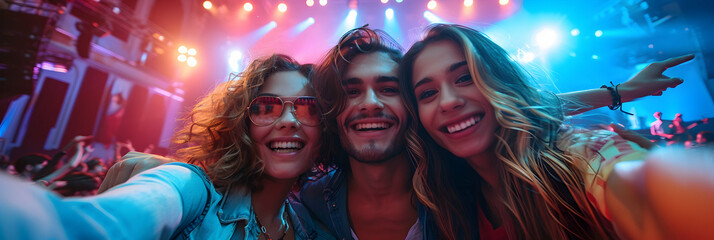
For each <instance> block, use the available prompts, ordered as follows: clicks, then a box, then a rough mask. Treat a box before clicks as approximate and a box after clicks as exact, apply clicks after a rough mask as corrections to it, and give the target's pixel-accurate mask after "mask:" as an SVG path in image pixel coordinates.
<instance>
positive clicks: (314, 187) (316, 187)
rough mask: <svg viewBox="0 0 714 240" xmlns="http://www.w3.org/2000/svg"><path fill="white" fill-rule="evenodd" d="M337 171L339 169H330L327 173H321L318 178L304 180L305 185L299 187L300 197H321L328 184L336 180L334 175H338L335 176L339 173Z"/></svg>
mask: <svg viewBox="0 0 714 240" xmlns="http://www.w3.org/2000/svg"><path fill="white" fill-rule="evenodd" d="M339 172H341V171H340V170H337V169H332V170H331V171H329V172H327V174H325V175H322V176H321V177H320V178H318V179H315V180H313V181H308V182H306V183H305V185H303V186H302V188H301V189H300V193H299V197H300V199H303V198H308V199H312V198H320V199H322V198H323V195H324V192H325V190H326V189H327V188H329V187H330V185H332V184H331V183H332V182H334V181H335V180H336V179H335V177H338V176H336V174H337V175H339Z"/></svg>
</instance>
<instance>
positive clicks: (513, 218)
mask: <svg viewBox="0 0 714 240" xmlns="http://www.w3.org/2000/svg"><path fill="white" fill-rule="evenodd" d="M692 57H693V56H684V57H679V58H673V59H670V60H666V61H663V62H658V63H655V64H652V65H651V66H649V67H648V68H647V69H646V70H647V71H644V72H645V73H649V74H651V73H656V74H654V76H655V77H657V78H661V79H669V78H668V77H666V76H664V75H662V72H663V71H664V70H665V69H666V68H669V67H673V66H676V65H678V64H680V63H683V62H686V61H688V60H690V59H692ZM641 74H642V73H641ZM527 76H528V75H526V74H524V73H523V72H522V71H521V70H520V68H519V67H518V65H517V64H515V63H514V62H513V61H512V59H510V58H509V57H508V54H507V53H506V51H504V50H503V49H502V48H501V47H499V46H498V45H496V44H495V43H493V42H492V41H491V40H489V39H488V37H486V36H485V35H484V34H482V33H480V32H478V31H476V30H474V29H470V28H467V27H463V26H458V25H435V26H433V27H432V28H430V29H429V30H428V34H427V37H426V38H425V39H424V40H422V41H419V42H417V43H415V44H414V45H413V46H412V47H411V49H410V50H409V51H408V52H407V53H406V54H405V56H404V58H403V60H402V62H401V63H400V78H402V79H404V80H406V81H403V83H402V85H401V86H400V88H401V89H403V93H404V94H405V95H406V98H407V99H408V100H409V104H407V106H408V112H409V113H410V114H411V115H412V116H413V117H415V118H418V119H419V120H420V122H421V125H420V126H419V127H418V129H417V132H418V133H419V135H420V136H421V137H422V139H423V140H424V142H422V143H421V145H422V146H424V147H423V148H416V149H424V152H422V153H421V154H414V156H415V158H416V161H417V170H416V172H415V174H414V181H413V183H414V189H415V192H416V193H417V196H418V197H419V199H420V200H421V201H422V202H424V204H425V205H426V206H428V207H429V208H430V209H431V210H433V211H432V213H433V219H434V220H435V222H436V225H438V227H439V234H440V237H441V238H444V239H479V238H483V239H616V238H619V237H622V238H633V239H670V238H682V239H711V238H712V237H714V236H713V235H714V234H712V231H711V230H710V226H708V225H710V224H706V223H711V222H712V220H714V219H713V218H714V217H712V216H713V215H712V214H711V213H712V212H714V207H712V205H711V200H713V198H714V180H712V178H711V171H712V170H714V166H713V164H712V162H714V159H712V156H714V154H712V152H711V151H709V152H708V153H704V154H697V153H688V152H685V153H680V154H681V155H680V156H677V155H675V154H673V153H672V152H665V153H662V152H655V153H653V154H650V155H648V153H647V151H646V150H645V149H643V147H641V146H644V147H645V148H647V147H649V146H647V145H646V144H644V143H649V144H650V146H651V143H650V142H649V141H645V142H644V143H643V144H642V145H638V144H634V143H633V142H629V141H626V140H624V139H622V138H621V137H619V136H617V135H613V134H612V133H608V132H607V131H584V130H575V129H569V128H566V127H564V125H563V123H564V120H563V115H564V114H563V109H562V108H561V107H560V106H561V103H560V101H559V100H558V99H557V98H556V97H554V95H553V94H548V93H544V92H542V91H539V90H538V89H536V88H534V87H532V86H531V85H530V83H529V79H528V78H527ZM611 91H614V94H613V96H616V95H617V89H612V90H611ZM615 100H617V99H615ZM615 105H616V104H615ZM675 152H676V151H675ZM686 157H691V158H689V159H686V161H685V163H683V162H682V161H681V160H677V159H678V158H679V159H682V160H684V159H683V158H686ZM644 159H647V161H644ZM702 222H703V223H705V224H702Z"/></svg>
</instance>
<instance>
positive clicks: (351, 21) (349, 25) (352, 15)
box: [335, 9, 357, 38]
mask: <svg viewBox="0 0 714 240" xmlns="http://www.w3.org/2000/svg"><path fill="white" fill-rule="evenodd" d="M356 24H357V10H354V9H351V10H350V11H349V13H347V17H345V20H344V21H342V24H340V26H339V27H337V29H335V30H336V31H335V37H337V38H339V37H340V36H342V34H344V33H345V32H347V31H348V30H350V29H353V28H355V25H356Z"/></svg>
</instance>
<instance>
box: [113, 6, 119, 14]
mask: <svg viewBox="0 0 714 240" xmlns="http://www.w3.org/2000/svg"><path fill="white" fill-rule="evenodd" d="M112 12H113V13H114V14H119V13H121V9H120V8H119V7H113V8H112Z"/></svg>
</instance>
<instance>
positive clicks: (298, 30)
mask: <svg viewBox="0 0 714 240" xmlns="http://www.w3.org/2000/svg"><path fill="white" fill-rule="evenodd" d="M312 24H315V18H312V17H309V18H307V19H305V20H303V21H302V22H300V23H298V24H297V25H295V27H293V28H291V29H290V36H291V37H295V36H297V35H299V34H300V33H302V32H303V31H305V29H307V28H308V27H310V26H311V25H312Z"/></svg>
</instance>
